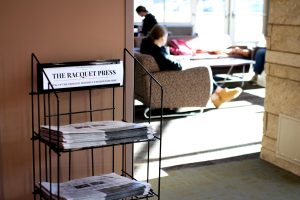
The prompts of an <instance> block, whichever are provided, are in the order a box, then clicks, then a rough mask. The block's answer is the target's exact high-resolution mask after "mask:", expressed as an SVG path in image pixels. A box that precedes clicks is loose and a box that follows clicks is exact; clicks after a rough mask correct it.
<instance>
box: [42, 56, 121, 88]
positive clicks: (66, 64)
mask: <svg viewBox="0 0 300 200" xmlns="http://www.w3.org/2000/svg"><path fill="white" fill-rule="evenodd" d="M120 62H121V60H120V59H110V60H93V61H77V62H61V63H37V86H38V87H37V90H38V92H40V93H48V92H53V91H74V90H86V89H88V88H105V87H113V86H114V87H120V86H122V85H124V63H123V82H122V84H101V85H91V86H82V87H67V88H58V89H45V88H44V84H43V69H44V68H59V67H76V66H89V65H91V66H92V65H99V64H100V65H101V64H103V65H104V64H119V63H120Z"/></svg>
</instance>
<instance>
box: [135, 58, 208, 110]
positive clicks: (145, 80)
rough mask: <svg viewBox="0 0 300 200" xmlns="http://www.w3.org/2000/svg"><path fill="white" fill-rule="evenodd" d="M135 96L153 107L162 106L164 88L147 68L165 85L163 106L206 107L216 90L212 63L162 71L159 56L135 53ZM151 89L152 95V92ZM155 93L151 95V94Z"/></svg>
mask: <svg viewBox="0 0 300 200" xmlns="http://www.w3.org/2000/svg"><path fill="white" fill-rule="evenodd" d="M134 56H135V58H136V59H137V60H138V61H139V63H138V62H135V98H136V99H138V100H139V101H141V102H142V103H143V104H144V105H146V106H148V107H151V108H160V105H161V104H160V102H161V101H160V98H161V95H160V93H161V92H160V88H159V87H158V86H157V85H156V84H155V83H153V81H150V78H149V76H148V75H147V74H146V72H145V71H144V70H142V68H141V67H140V66H139V65H140V64H142V65H143V66H144V67H145V68H146V70H147V71H148V72H149V73H150V74H151V75H152V76H153V77H154V78H155V79H156V80H157V81H158V82H159V83H160V84H161V85H162V88H163V105H162V106H163V108H180V107H205V106H206V105H207V103H208V100H209V98H210V94H211V91H212V73H211V69H210V68H209V67H204V66H199V67H194V68H190V69H186V70H182V71H160V70H159V67H158V65H157V63H156V61H155V59H154V58H153V57H152V56H150V55H146V54H141V53H135V54H134ZM150 90H151V91H152V92H151V95H150ZM150 96H151V98H150Z"/></svg>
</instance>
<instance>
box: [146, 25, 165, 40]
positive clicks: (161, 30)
mask: <svg viewBox="0 0 300 200" xmlns="http://www.w3.org/2000/svg"><path fill="white" fill-rule="evenodd" d="M166 34H168V31H167V29H166V28H165V27H163V26H161V25H159V24H156V25H155V26H153V28H152V29H151V31H150V34H149V36H150V37H151V39H152V40H157V39H159V38H161V37H163V36H164V35H166Z"/></svg>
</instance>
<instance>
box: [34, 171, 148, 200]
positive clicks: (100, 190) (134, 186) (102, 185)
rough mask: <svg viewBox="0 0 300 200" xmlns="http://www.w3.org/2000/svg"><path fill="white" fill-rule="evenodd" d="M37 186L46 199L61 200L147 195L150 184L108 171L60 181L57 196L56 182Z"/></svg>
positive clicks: (100, 199) (109, 198)
mask: <svg viewBox="0 0 300 200" xmlns="http://www.w3.org/2000/svg"><path fill="white" fill-rule="evenodd" d="M38 187H41V192H42V194H43V195H44V196H45V197H46V199H49V198H50V196H51V197H52V199H63V200H69V199H72V200H77V199H78V200H81V199H85V200H88V199H89V200H93V199H97V200H116V199H124V198H127V197H133V196H139V195H147V194H149V191H150V188H151V185H150V184H149V183H146V182H141V181H136V180H132V179H129V178H126V177H124V176H120V175H118V174H115V173H110V174H105V175H102V176H91V177H86V178H82V179H74V180H71V181H68V182H63V183H60V184H59V189H60V191H59V198H58V184H57V183H49V182H41V184H40V185H39V186H38Z"/></svg>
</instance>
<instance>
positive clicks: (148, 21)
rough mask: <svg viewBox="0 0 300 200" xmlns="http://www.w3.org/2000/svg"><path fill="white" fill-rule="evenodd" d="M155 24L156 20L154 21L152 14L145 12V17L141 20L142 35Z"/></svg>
mask: <svg viewBox="0 0 300 200" xmlns="http://www.w3.org/2000/svg"><path fill="white" fill-rule="evenodd" d="M156 24H157V21H156V19H155V17H154V15H152V14H150V13H149V14H147V15H146V16H145V19H144V20H143V27H142V33H143V34H144V35H147V34H148V32H150V31H151V29H152V28H153V26H154V25H156Z"/></svg>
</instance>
